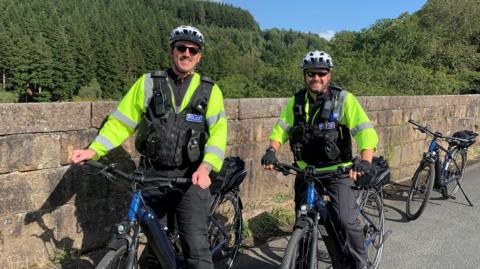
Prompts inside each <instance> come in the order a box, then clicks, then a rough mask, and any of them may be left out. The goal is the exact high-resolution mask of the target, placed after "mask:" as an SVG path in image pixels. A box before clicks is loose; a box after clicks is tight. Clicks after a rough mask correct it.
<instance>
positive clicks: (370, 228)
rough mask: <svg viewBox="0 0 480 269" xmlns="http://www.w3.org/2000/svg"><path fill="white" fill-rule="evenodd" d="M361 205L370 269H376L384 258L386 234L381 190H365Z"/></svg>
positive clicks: (361, 219)
mask: <svg viewBox="0 0 480 269" xmlns="http://www.w3.org/2000/svg"><path fill="white" fill-rule="evenodd" d="M359 205H360V214H359V220H360V222H361V223H362V226H363V232H364V236H365V245H366V246H367V248H368V268H372V269H376V268H378V265H379V264H380V260H381V258H382V253H383V239H384V234H385V228H384V224H385V216H384V211H383V196H382V192H381V190H376V189H370V190H364V192H363V193H362V199H361V201H360V204H359Z"/></svg>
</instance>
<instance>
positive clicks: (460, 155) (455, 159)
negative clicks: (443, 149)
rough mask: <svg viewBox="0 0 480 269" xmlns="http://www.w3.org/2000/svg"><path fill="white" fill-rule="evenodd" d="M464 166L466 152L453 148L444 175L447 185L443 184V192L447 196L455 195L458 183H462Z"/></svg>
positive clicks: (465, 163)
mask: <svg viewBox="0 0 480 269" xmlns="http://www.w3.org/2000/svg"><path fill="white" fill-rule="evenodd" d="M466 165H467V151H466V150H465V149H460V148H455V149H454V150H453V152H452V158H451V159H450V160H449V164H448V169H447V171H446V174H445V181H446V182H448V183H446V184H445V186H444V188H445V189H444V191H445V192H446V194H447V196H453V195H455V194H456V193H457V191H458V183H461V182H462V181H463V171H464V170H465V166H466Z"/></svg>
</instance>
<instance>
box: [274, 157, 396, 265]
mask: <svg viewBox="0 0 480 269" xmlns="http://www.w3.org/2000/svg"><path fill="white" fill-rule="evenodd" d="M275 166H276V168H275V169H276V170H278V171H280V172H282V173H283V174H284V175H289V174H292V175H300V176H303V177H304V180H305V182H306V184H307V188H306V197H305V203H304V204H302V205H301V207H300V214H299V215H298V216H297V219H296V222H295V226H294V231H293V234H292V236H291V238H290V240H289V242H288V245H287V249H286V251H285V254H284V256H283V260H282V265H281V268H282V269H292V268H296V269H303V268H310V269H314V268H317V266H318V261H317V250H318V242H317V241H318V240H317V239H318V233H319V232H320V235H321V237H322V239H323V241H324V243H325V246H326V248H327V252H328V254H329V256H330V259H331V263H332V266H333V268H348V266H352V261H351V258H350V254H349V253H348V249H347V246H346V244H345V238H343V236H342V234H341V233H340V232H339V231H338V230H337V228H336V225H335V223H334V220H333V219H332V217H331V213H330V209H329V196H328V195H327V192H326V190H325V187H324V185H323V183H322V180H325V179H331V178H333V177H338V176H345V175H346V174H347V173H348V170H349V168H339V169H338V170H335V171H320V172H318V171H317V172H316V171H315V169H314V167H311V166H308V167H307V168H305V170H302V169H299V168H298V167H296V166H292V165H288V164H285V163H277V164H276V165H275ZM292 171H293V172H292ZM387 174H388V175H389V174H390V170H388V171H387V172H386V173H383V174H381V175H380V176H379V177H376V178H375V180H374V181H372V183H371V184H369V186H365V187H358V189H359V195H358V198H357V204H358V211H357V217H358V218H360V220H361V223H362V224H363V227H364V229H363V230H364V235H365V241H364V244H365V246H367V248H368V255H369V257H368V264H369V268H377V267H378V265H379V263H380V259H381V256H382V252H383V243H384V240H385V238H386V236H387V234H386V233H385V232H384V221H385V217H384V212H383V184H382V183H383V180H384V178H385V177H386V176H387ZM322 226H323V228H322Z"/></svg>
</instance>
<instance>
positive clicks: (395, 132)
mask: <svg viewBox="0 0 480 269" xmlns="http://www.w3.org/2000/svg"><path fill="white" fill-rule="evenodd" d="M388 132H389V133H390V138H389V144H390V145H402V144H404V143H406V142H408V141H410V140H411V139H412V138H413V132H412V128H411V127H410V126H406V125H402V126H392V127H388Z"/></svg>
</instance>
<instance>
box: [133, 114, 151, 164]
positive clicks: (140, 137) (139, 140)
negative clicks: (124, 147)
mask: <svg viewBox="0 0 480 269" xmlns="http://www.w3.org/2000/svg"><path fill="white" fill-rule="evenodd" d="M151 126H152V122H151V121H150V120H149V119H148V118H147V116H146V115H142V120H141V121H140V124H139V125H138V127H137V134H136V137H135V148H136V149H137V151H138V152H140V153H141V154H142V155H145V154H146V153H145V143H146V142H147V138H148V135H149V132H150V130H151Z"/></svg>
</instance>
